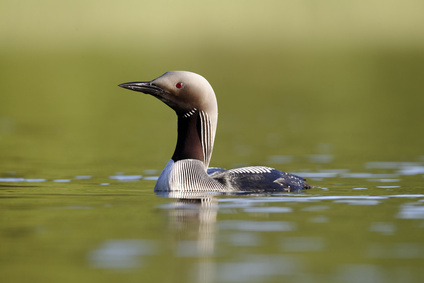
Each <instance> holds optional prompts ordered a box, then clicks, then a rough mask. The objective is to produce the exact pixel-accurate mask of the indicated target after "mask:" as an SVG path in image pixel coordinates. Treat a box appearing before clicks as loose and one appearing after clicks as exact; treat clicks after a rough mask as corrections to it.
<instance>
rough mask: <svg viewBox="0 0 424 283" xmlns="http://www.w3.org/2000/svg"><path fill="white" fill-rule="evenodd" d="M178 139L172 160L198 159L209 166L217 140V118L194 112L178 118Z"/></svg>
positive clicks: (197, 111)
mask: <svg viewBox="0 0 424 283" xmlns="http://www.w3.org/2000/svg"><path fill="white" fill-rule="evenodd" d="M177 131H178V138H177V145H176V147H175V151H174V154H173V155H172V160H174V161H175V162H176V161H178V160H183V159H197V160H200V161H202V162H203V164H204V165H205V169H206V168H208V166H209V161H210V158H211V156H212V150H213V143H214V140H215V131H216V118H215V119H211V118H210V117H209V115H208V114H207V113H206V112H204V111H199V110H197V109H196V110H194V111H191V112H189V113H187V114H185V115H179V116H178V129H177Z"/></svg>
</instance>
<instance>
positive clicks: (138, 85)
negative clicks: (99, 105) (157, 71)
mask: <svg viewBox="0 0 424 283" xmlns="http://www.w3.org/2000/svg"><path fill="white" fill-rule="evenodd" d="M119 86H120V87H123V88H126V89H130V90H134V91H139V92H142V93H146V94H150V95H153V96H156V97H157V96H159V94H161V93H163V92H164V90H163V89H162V88H160V87H158V86H157V85H155V84H154V83H152V81H147V82H129V83H123V84H120V85H119Z"/></svg>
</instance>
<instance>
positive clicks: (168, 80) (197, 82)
mask: <svg viewBox="0 0 424 283" xmlns="http://www.w3.org/2000/svg"><path fill="white" fill-rule="evenodd" d="M119 86H120V87H123V88H126V89H130V90H134V91H139V92H142V93H146V94H150V95H152V96H154V97H156V98H158V99H160V100H161V101H163V102H164V103H165V104H167V105H168V106H169V107H171V108H172V109H173V110H174V111H175V112H176V114H177V116H178V140H177V146H176V149H175V152H174V155H173V157H172V159H173V160H174V161H178V160H182V159H198V160H201V161H203V163H204V165H205V168H207V167H208V165H209V161H210V157H211V155H212V149H213V142H214V140H215V132H216V125H217V120H218V105H217V101H216V97H215V92H214V91H213V89H212V87H211V85H210V84H209V82H208V81H207V80H206V79H205V78H204V77H202V76H201V75H198V74H195V73H192V72H187V71H170V72H166V73H165V74H163V75H162V76H160V77H158V78H156V79H153V80H151V81H138V82H129V83H123V84H120V85H119Z"/></svg>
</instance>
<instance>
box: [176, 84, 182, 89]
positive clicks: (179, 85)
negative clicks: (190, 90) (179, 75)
mask: <svg viewBox="0 0 424 283" xmlns="http://www.w3.org/2000/svg"><path fill="white" fill-rule="evenodd" d="M175 86H176V87H177V88H182V87H183V83H177V84H176V85H175Z"/></svg>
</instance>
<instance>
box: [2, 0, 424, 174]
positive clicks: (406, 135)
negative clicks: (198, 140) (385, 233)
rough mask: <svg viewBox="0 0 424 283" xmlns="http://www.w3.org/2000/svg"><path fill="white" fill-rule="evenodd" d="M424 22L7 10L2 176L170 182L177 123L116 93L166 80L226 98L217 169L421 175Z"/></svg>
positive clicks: (69, 8) (34, 7)
mask: <svg viewBox="0 0 424 283" xmlns="http://www.w3.org/2000/svg"><path fill="white" fill-rule="evenodd" d="M423 9H424V2H423V1H419V0H407V1H382V0H367V1H357V0H356V1H353V0H352V1H350V0H349V1H342V2H340V1H330V0H328V1H313V0H308V1H271V0H262V1H231V0H230V1H220V0H216V1H190V0H188V1H167V0H156V1H131V0H124V1H97V0H84V1H82V0H72V1H68V0H64V1H47V0H40V1H6V0H3V1H2V2H1V4H0V35H1V42H0V62H1V63H0V80H1V81H0V93H1V94H0V158H1V159H0V174H1V175H2V176H6V177H7V176H8V174H11V173H10V172H14V173H13V174H17V175H22V176H25V177H28V178H30V177H42V178H59V177H66V176H72V174H97V175H99V174H100V175H105V174H108V173H106V172H116V171H122V172H127V173H134V172H137V171H138V170H141V169H152V168H153V169H161V168H162V167H163V165H164V164H165V163H166V162H167V160H168V159H169V157H170V156H171V154H172V151H173V147H174V144H175V117H174V114H173V113H172V111H171V110H169V109H168V108H167V107H166V106H164V105H162V104H161V102H159V101H156V100H154V99H153V98H151V97H147V96H145V95H143V94H139V93H131V92H128V91H125V90H123V89H120V88H118V87H117V85H118V84H119V83H123V82H127V81H134V80H149V79H153V78H155V77H157V76H159V75H161V74H162V73H164V72H166V71H168V70H189V71H193V72H197V73H200V74H201V75H203V76H205V77H206V78H207V79H208V80H209V81H210V83H211V84H212V86H213V87H214V89H215V92H216V94H217V97H218V102H219V107H220V118H219V123H218V133H217V139H216V143H215V152H214V156H213V158H212V163H211V165H215V166H225V167H231V166H233V165H235V164H236V163H246V164H264V163H267V162H268V161H269V157H270V156H272V155H291V156H302V155H305V154H306V155H307V154H332V155H334V156H335V159H334V162H335V164H333V165H334V166H335V167H337V168H345V167H349V168H351V169H354V167H355V166H359V165H355V164H363V163H362V162H364V161H373V160H383V161H384V160H404V161H405V160H406V161H410V160H416V159H417V158H419V156H420V155H423V154H424V152H423V149H422V148H423V147H422V145H423V144H424V134H423V126H422V122H423V118H424V115H423V111H422V108H423V105H424V98H423V97H424V96H423V94H424V86H423V78H424V48H423V47H424V17H423V16H422V13H423ZM305 166H306V167H307V166H308V165H304V164H293V165H292V166H290V167H291V168H290V169H291V170H296V169H301V168H305ZM309 166H312V165H309ZM311 169H313V168H311Z"/></svg>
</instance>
